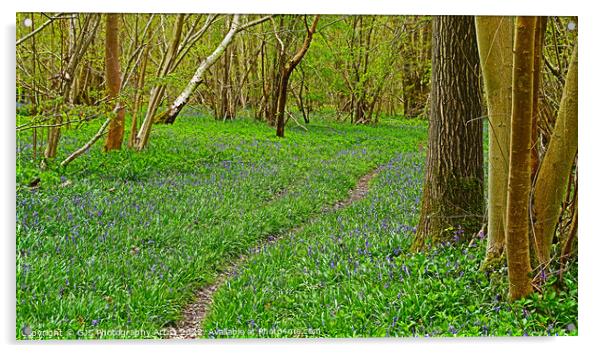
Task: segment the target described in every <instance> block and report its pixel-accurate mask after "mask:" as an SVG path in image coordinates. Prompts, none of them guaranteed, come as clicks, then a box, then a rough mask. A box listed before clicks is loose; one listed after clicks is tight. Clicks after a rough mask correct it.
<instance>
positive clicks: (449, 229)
mask: <svg viewBox="0 0 602 353" xmlns="http://www.w3.org/2000/svg"><path fill="white" fill-rule="evenodd" d="M432 50H433V56H432V88H431V113H430V125H429V148H428V155H427V162H426V163H427V164H426V177H425V183H424V192H423V198H422V210H421V213H420V222H419V224H418V229H417V232H416V239H415V241H414V244H413V246H412V248H413V249H414V250H421V249H425V248H428V247H430V246H431V245H434V244H436V243H440V242H443V241H446V240H452V239H454V238H455V239H456V240H462V239H466V238H468V237H469V236H470V235H472V233H476V232H477V231H478V230H479V229H480V228H481V225H482V222H483V202H484V200H483V197H484V195H483V131H482V128H483V124H482V121H481V120H480V119H479V117H480V115H481V100H480V94H479V73H478V69H479V67H478V64H479V54H478V50H477V44H476V33H475V24H474V18H473V17H472V16H436V17H435V18H434V20H433V49H432Z"/></svg>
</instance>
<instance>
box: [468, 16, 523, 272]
mask: <svg viewBox="0 0 602 353" xmlns="http://www.w3.org/2000/svg"><path fill="white" fill-rule="evenodd" d="M513 29H514V21H513V17H508V16H500V17H490V16H479V17H477V18H476V30H477V41H478V44H479V55H480V58H481V68H482V70H483V80H484V84H485V85H484V86H485V95H486V98H487V116H488V121H489V183H488V192H487V195H488V203H487V216H488V220H487V254H486V256H485V261H484V262H483V268H487V267H488V265H489V264H493V263H495V262H496V260H498V259H500V258H501V256H502V253H503V250H504V244H505V241H506V239H505V237H506V229H505V223H506V222H505V218H506V214H505V213H506V197H507V187H508V158H509V156H508V153H509V152H508V150H509V145H510V143H509V131H510V115H511V113H512V40H513V38H512V32H513Z"/></svg>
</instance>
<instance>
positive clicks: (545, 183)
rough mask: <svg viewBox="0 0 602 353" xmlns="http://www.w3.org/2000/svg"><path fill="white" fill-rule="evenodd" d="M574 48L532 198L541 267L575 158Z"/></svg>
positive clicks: (575, 60)
mask: <svg viewBox="0 0 602 353" xmlns="http://www.w3.org/2000/svg"><path fill="white" fill-rule="evenodd" d="M577 62H578V58H577V45H575V48H574V49H573V54H572V57H571V63H570V65H569V69H568V73H567V76H566V83H565V85H564V91H563V93H562V100H561V101H560V108H559V110H558V117H557V118H556V125H555V126H554V132H553V134H552V138H551V139H550V144H549V146H548V149H547V151H546V154H545V156H544V158H543V160H542V163H541V166H540V169H539V173H538V175H537V180H536V181H535V191H534V196H533V210H534V218H535V241H536V243H537V244H536V245H537V249H538V250H537V252H538V254H537V256H538V259H539V262H540V264H547V262H548V261H549V260H550V249H551V247H552V240H553V238H554V233H555V231H556V225H557V223H558V219H559V217H560V212H561V206H562V201H563V200H564V198H565V194H566V191H567V183H568V181H569V177H570V175H571V172H572V167H573V162H574V160H575V156H576V155H577V125H578V124H577V96H578V87H577V76H578V65H577Z"/></svg>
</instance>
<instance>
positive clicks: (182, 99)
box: [156, 15, 272, 124]
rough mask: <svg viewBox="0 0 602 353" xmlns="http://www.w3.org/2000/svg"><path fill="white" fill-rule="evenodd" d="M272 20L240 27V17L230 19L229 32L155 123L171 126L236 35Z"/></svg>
mask: <svg viewBox="0 0 602 353" xmlns="http://www.w3.org/2000/svg"><path fill="white" fill-rule="evenodd" d="M270 18H272V16H265V17H262V18H259V19H257V20H254V21H251V22H248V23H245V24H244V25H240V15H234V16H233V17H232V23H231V24H230V30H229V31H228V33H227V34H226V36H225V37H224V39H222V42H221V43H220V44H219V45H218V46H217V48H216V49H215V50H214V51H213V53H211V55H209V56H208V57H206V58H205V59H203V61H201V63H200V65H199V66H198V68H197V69H196V72H195V73H194V75H193V76H192V78H191V79H190V81H189V82H188V84H187V85H186V87H185V88H184V90H183V91H182V93H180V95H179V96H178V97H177V98H176V99H175V100H174V102H173V103H172V104H171V105H170V106H169V108H168V109H167V111H165V112H164V113H162V114H161V115H159V116H158V117H157V118H156V119H157V121H161V122H164V123H166V124H173V123H174V122H175V121H176V117H177V116H178V114H180V112H181V111H182V109H183V108H184V107H185V106H186V104H187V103H188V100H189V99H190V96H191V95H192V93H193V92H194V91H195V90H196V89H197V88H198V87H199V85H200V84H201V82H202V81H203V75H204V73H205V71H207V69H209V68H210V67H211V66H213V64H215V62H216V61H217V60H218V59H219V58H220V56H221V55H222V54H223V53H224V51H225V50H226V48H227V47H228V46H229V45H230V44H232V40H233V39H234V37H235V36H236V34H237V33H238V32H240V31H242V30H244V29H247V28H249V27H252V26H255V25H258V24H260V23H263V22H265V21H267V20H268V19H270Z"/></svg>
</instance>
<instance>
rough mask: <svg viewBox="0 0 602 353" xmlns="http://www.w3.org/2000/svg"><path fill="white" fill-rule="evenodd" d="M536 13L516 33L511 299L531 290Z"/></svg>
mask: <svg viewBox="0 0 602 353" xmlns="http://www.w3.org/2000/svg"><path fill="white" fill-rule="evenodd" d="M535 27H536V18H535V17H518V18H517V20H516V28H515V33H514V59H513V68H514V69H513V74H512V122H511V132H510V170H509V172H508V200H507V206H506V219H507V223H506V248H507V259H508V282H509V287H510V288H509V289H510V293H509V295H510V299H511V300H514V299H519V298H522V297H525V296H527V295H528V294H529V293H531V291H532V290H533V289H532V286H531V276H530V273H531V263H530V258H529V192H530V189H531V168H530V160H531V158H530V157H531V119H532V112H533V61H534V60H533V58H534V55H533V54H534V53H533V52H534V42H535Z"/></svg>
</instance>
